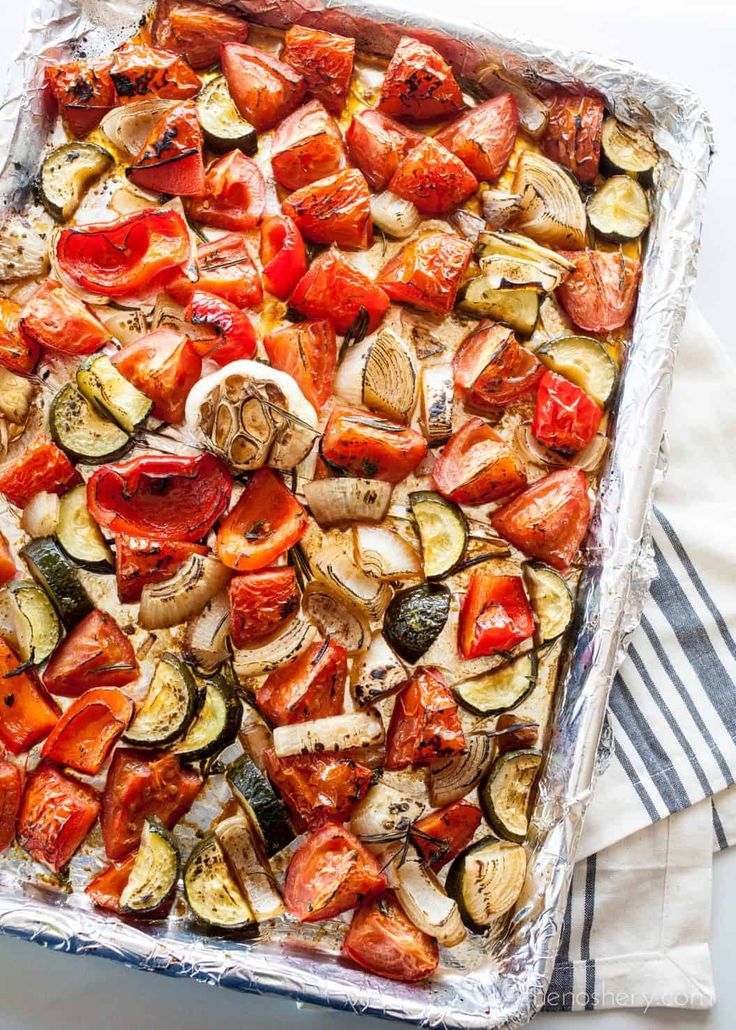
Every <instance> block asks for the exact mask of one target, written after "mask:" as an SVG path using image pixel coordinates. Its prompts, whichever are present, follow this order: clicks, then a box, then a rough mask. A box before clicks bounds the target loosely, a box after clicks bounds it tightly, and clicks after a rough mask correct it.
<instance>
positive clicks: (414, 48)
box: [378, 36, 465, 122]
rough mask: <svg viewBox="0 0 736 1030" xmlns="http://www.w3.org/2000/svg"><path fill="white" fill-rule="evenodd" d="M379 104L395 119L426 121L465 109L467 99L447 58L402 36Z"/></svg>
mask: <svg viewBox="0 0 736 1030" xmlns="http://www.w3.org/2000/svg"><path fill="white" fill-rule="evenodd" d="M378 107H379V109H380V110H381V111H383V112H384V114H388V115H391V116H392V117H393V118H410V119H413V120H414V121H417V122H427V121H433V120H434V119H435V118H444V117H446V116H447V115H451V114H456V113H457V112H458V111H462V110H463V108H464V107H465V101H464V100H463V94H462V91H461V89H460V87H459V85H458V84H457V80H456V79H455V76H454V75H453V73H452V68H450V66H449V64H448V63H447V61H446V60H445V59H444V57H442V56H441V55H440V54H438V53H437V51H436V50H435V49H434V47H431V46H428V45H427V44H426V43H420V42H419V41H418V40H416V39H412V38H411V36H402V38H401V39H400V40H399V45H398V46H397V47H396V50H394V55H393V57H392V58H391V61H390V62H389V66H388V68H387V69H386V74H385V75H384V77H383V83H382V85H381V99H380V100H379V103H378Z"/></svg>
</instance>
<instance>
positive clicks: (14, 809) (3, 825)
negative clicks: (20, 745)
mask: <svg viewBox="0 0 736 1030" xmlns="http://www.w3.org/2000/svg"><path fill="white" fill-rule="evenodd" d="M22 796H23V770H22V769H21V768H20V766H18V765H16V764H15V763H14V762H11V761H9V760H8V759H7V758H5V756H4V754H3V753H2V751H1V750H0V855H1V854H2V853H3V851H5V849H6V848H8V847H9V846H10V845H11V844H12V843H13V841H14V840H15V830H16V826H17V824H18V813H19V811H20V802H21V797H22Z"/></svg>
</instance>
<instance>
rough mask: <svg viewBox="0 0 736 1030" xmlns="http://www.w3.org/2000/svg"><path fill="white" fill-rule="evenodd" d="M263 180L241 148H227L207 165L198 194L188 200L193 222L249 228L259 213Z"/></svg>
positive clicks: (264, 196) (262, 205)
mask: <svg viewBox="0 0 736 1030" xmlns="http://www.w3.org/2000/svg"><path fill="white" fill-rule="evenodd" d="M265 206H266V180H265V179H264V178H263V172H262V171H261V169H260V168H259V167H258V165H257V164H256V163H255V161H252V160H251V159H250V158H249V157H246V156H245V154H244V153H243V152H242V150H231V151H230V153H229V154H225V156H224V157H221V158H219V159H218V160H217V161H213V163H212V164H211V165H210V166H209V168H208V169H207V172H206V174H205V183H204V190H203V192H202V195H201V196H199V197H194V198H193V199H192V200H190V201H189V214H190V215H191V217H192V218H193V219H194V220H195V222H201V223H202V224H203V225H211V226H214V228H216V229H232V230H234V231H235V232H239V231H241V230H244V229H252V228H253V226H255V225H258V223H259V222H260V220H261V218H262V217H263V211H264V208H265Z"/></svg>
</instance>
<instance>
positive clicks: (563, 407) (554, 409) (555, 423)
mask: <svg viewBox="0 0 736 1030" xmlns="http://www.w3.org/2000/svg"><path fill="white" fill-rule="evenodd" d="M602 416H603V412H602V410H601V409H600V408H599V407H598V405H597V404H596V403H595V401H594V400H593V399H592V398H591V397H589V396H588V395H587V393H586V392H585V390H581V389H580V387H579V386H576V385H575V383H571V382H570V380H569V379H565V378H564V376H559V375H557V373H556V372H550V371H547V372H545V373H544V375H543V376H542V378H541V379H540V381H539V389H538V390H537V405H536V407H535V409H534V419H533V420H532V433H534V435H535V436H536V438H537V440H539V442H540V443H543V444H544V445H545V447H551V448H552V449H553V450H555V451H559V452H560V454H564V455H567V456H568V457H569V456H570V455H572V454H575V452H576V451H580V450H582V449H583V447H587V446H588V444H589V443H590V442H591V440H592V439H593V437H594V436H595V434H596V433H597V432H598V427H599V425H600V423H601V418H602Z"/></svg>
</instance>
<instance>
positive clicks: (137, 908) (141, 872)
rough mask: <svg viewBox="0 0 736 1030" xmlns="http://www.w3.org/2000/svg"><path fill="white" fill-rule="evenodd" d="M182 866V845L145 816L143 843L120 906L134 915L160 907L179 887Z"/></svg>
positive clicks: (162, 827)
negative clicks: (180, 849) (180, 846)
mask: <svg viewBox="0 0 736 1030" xmlns="http://www.w3.org/2000/svg"><path fill="white" fill-rule="evenodd" d="M180 868H181V855H180V853H179V845H178V844H177V843H176V840H175V839H174V836H173V834H171V833H170V832H169V831H168V830H167V829H166V827H165V826H164V825H163V824H162V823H160V822H159V821H158V819H154V818H153V817H152V816H148V817H147V818H146V821H145V823H144V824H143V832H142V834H141V843H140V847H139V848H138V853H137V854H136V856H135V862H134V863H133V868H132V869H131V871H130V876H129V877H128V882H127V884H126V885H125V887H124V888H123V891H122V893H121V895H120V907H121V909H122V910H123V911H124V912H130V913H131V915H146V914H148V913H150V912H154V911H155V910H156V909H157V908H160V907H161V905H163V904H164V902H166V901H168V899H169V898H170V897H171V895H172V894H173V893H174V891H175V890H176V884H177V881H178V879H179V871H180Z"/></svg>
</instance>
